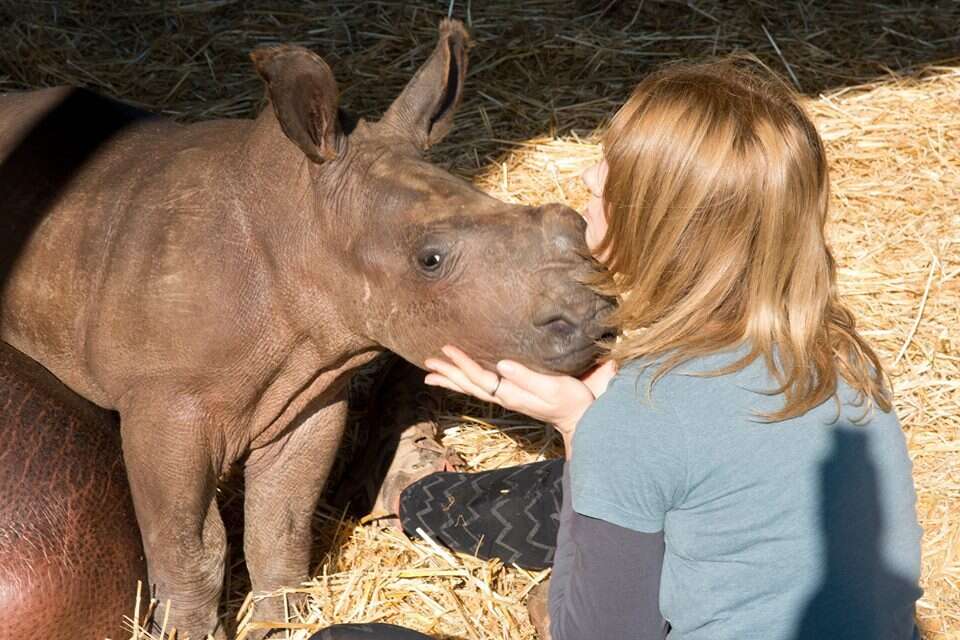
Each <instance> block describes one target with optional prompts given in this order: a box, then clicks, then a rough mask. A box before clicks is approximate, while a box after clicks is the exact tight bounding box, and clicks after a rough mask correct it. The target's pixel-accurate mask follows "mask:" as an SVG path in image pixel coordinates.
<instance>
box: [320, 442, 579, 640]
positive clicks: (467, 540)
mask: <svg viewBox="0 0 960 640" xmlns="http://www.w3.org/2000/svg"><path fill="white" fill-rule="evenodd" d="M562 504H563V460H546V461H544V462H534V463H532V464H525V465H520V466H517V467H509V468H506V469H496V470H493V471H484V472H480V473H447V472H441V473H434V474H431V475H429V476H427V477H425V478H423V479H422V480H419V481H417V482H415V483H413V484H412V485H410V486H409V487H407V488H406V489H404V491H403V493H402V494H401V496H400V521H401V523H402V524H403V528H404V531H406V532H407V533H408V534H409V535H411V536H414V537H420V533H419V532H421V531H422V532H423V533H425V534H426V535H428V536H430V538H432V539H433V540H435V541H436V542H439V543H440V544H442V545H445V546H447V547H449V548H451V549H453V550H455V551H459V552H462V553H469V554H472V555H475V556H477V557H479V558H482V559H484V560H490V559H493V558H498V559H500V560H501V561H503V562H504V563H505V564H508V565H509V564H516V565H519V566H521V567H525V568H528V569H546V568H547V567H550V566H552V564H553V557H554V553H555V552H556V548H557V532H558V530H559V524H560V507H561V506H562ZM310 640H430V637H429V636H425V635H424V634H422V633H419V632H417V631H412V630H410V629H404V628H403V627H397V626H394V625H389V624H338V625H334V626H332V627H327V628H326V629H323V630H322V631H319V632H317V633H316V634H314V635H313V636H311V638H310Z"/></svg>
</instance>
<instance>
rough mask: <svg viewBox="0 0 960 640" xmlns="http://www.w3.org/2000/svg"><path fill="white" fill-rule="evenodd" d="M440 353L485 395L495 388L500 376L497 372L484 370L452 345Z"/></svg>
mask: <svg viewBox="0 0 960 640" xmlns="http://www.w3.org/2000/svg"><path fill="white" fill-rule="evenodd" d="M441 351H443V355H445V356H447V357H448V358H450V361H451V362H453V364H454V365H456V366H457V367H458V368H459V369H460V371H462V372H463V373H464V375H465V376H466V377H467V378H469V380H470V382H472V383H473V384H475V385H476V386H478V387H479V388H481V389H483V390H484V391H485V392H486V393H487V395H490V392H492V391H494V390H495V389H496V388H497V383H498V382H499V381H500V375H499V374H498V373H497V372H495V371H489V370H487V369H484V368H483V367H481V366H480V365H479V364H477V363H476V362H474V361H473V358H471V357H470V356H468V355H467V354H465V353H464V352H463V351H461V350H460V349H458V348H457V347H454V346H453V345H447V346H445V347H443V349H441Z"/></svg>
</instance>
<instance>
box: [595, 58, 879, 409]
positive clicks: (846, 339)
mask: <svg viewBox="0 0 960 640" xmlns="http://www.w3.org/2000/svg"><path fill="white" fill-rule="evenodd" d="M603 148H604V158H605V160H606V162H607V166H608V173H607V178H606V181H605V183H604V186H603V199H604V206H605V213H606V217H607V221H608V225H609V226H608V230H607V233H606V235H605V237H604V239H603V241H602V243H601V245H600V247H598V248H597V250H596V253H597V254H598V255H606V256H607V257H606V258H605V262H606V265H607V267H608V271H607V272H606V273H601V274H599V275H598V276H597V279H596V280H595V281H594V282H593V284H594V286H596V287H597V288H598V289H599V290H600V291H601V292H602V293H605V294H607V295H612V296H615V297H617V298H618V299H619V301H620V304H619V306H618V308H617V310H616V311H615V313H614V314H613V316H612V317H611V318H610V322H611V324H613V325H615V326H616V327H618V328H619V329H620V330H621V331H622V336H621V337H620V339H619V340H618V341H617V342H616V343H612V344H608V345H607V346H608V348H609V349H610V356H611V357H612V358H613V359H614V360H617V361H618V362H620V363H622V362H624V361H626V360H634V359H641V360H642V361H646V362H650V363H652V362H653V361H658V362H659V363H660V365H659V367H658V369H657V371H656V374H655V375H654V377H653V380H654V381H656V380H658V379H659V378H660V377H661V376H662V375H663V374H665V373H666V372H668V371H670V370H671V369H673V368H675V367H676V366H678V365H680V364H682V363H683V362H685V361H687V360H689V359H691V358H694V357H697V356H701V355H706V354H708V353H713V352H717V351H722V350H726V349H728V348H734V347H738V346H743V345H746V346H748V347H749V349H748V353H747V355H745V356H744V357H743V358H741V359H740V360H738V361H737V362H735V363H733V364H731V365H730V366H728V367H725V368H723V369H722V370H720V371H717V372H712V373H713V374H717V375H719V374H724V373H730V372H733V371H737V370H739V369H742V368H743V367H745V366H747V365H748V364H750V363H751V362H753V361H754V360H755V359H757V358H763V360H764V362H765V363H766V366H767V368H768V369H769V370H770V372H771V374H772V375H773V376H774V378H775V379H776V380H777V381H778V383H779V385H780V387H779V388H777V389H774V390H770V391H771V393H777V394H780V393H782V394H783V395H784V398H785V405H784V406H783V408H782V409H780V410H779V411H776V412H774V413H769V414H762V415H763V417H764V418H766V419H768V420H772V421H776V420H784V419H787V418H791V417H794V416H798V415H802V414H803V413H805V412H807V411H808V410H810V409H812V408H813V407H816V406H818V405H819V404H821V403H822V402H824V401H826V400H828V399H829V398H831V397H833V396H835V395H836V390H837V378H838V375H839V376H841V377H842V378H843V379H844V380H846V381H847V382H848V384H850V386H851V387H852V388H853V389H854V390H855V391H856V392H857V393H858V396H859V397H858V401H859V402H860V403H861V404H862V403H864V402H865V403H866V408H867V410H869V409H870V408H871V407H872V406H873V404H876V406H879V407H880V408H881V409H882V410H884V411H889V410H890V407H891V403H890V398H889V396H888V393H887V391H886V389H887V386H886V385H885V380H884V372H883V369H882V367H881V365H880V362H879V360H878V358H877V356H876V354H875V353H874V352H873V350H872V349H871V348H870V346H869V345H868V344H867V343H866V342H865V341H864V340H863V338H862V337H860V335H859V334H858V333H857V331H856V328H855V323H854V317H853V315H852V313H851V312H850V311H849V310H848V309H847V308H846V307H845V306H844V305H843V304H842V303H841V302H840V300H839V298H838V294H837V288H836V269H835V266H834V260H833V256H832V255H831V253H830V249H829V247H828V246H827V242H826V238H825V235H824V226H825V224H826V220H827V209H828V201H829V191H830V189H829V177H828V170H827V160H826V155H825V152H824V147H823V142H822V140H821V139H820V136H819V135H818V133H817V130H816V128H815V127H814V125H813V123H812V122H811V120H810V118H809V117H808V116H807V114H806V113H805V112H804V110H803V108H802V107H801V105H800V103H799V100H798V99H797V97H796V96H795V95H794V94H793V92H792V91H791V90H790V89H789V88H788V87H787V86H786V85H785V84H784V83H783V82H782V81H780V80H779V79H778V78H776V76H774V75H773V74H772V73H763V74H761V73H759V72H757V71H752V70H747V69H746V68H744V65H742V64H738V63H737V62H735V61H731V60H728V61H725V62H714V63H703V64H696V65H682V66H681V65H676V66H671V67H667V68H665V69H662V70H660V71H658V72H656V73H653V74H652V75H649V76H647V77H646V78H644V80H643V81H641V82H640V84H639V85H638V86H637V88H636V89H635V90H634V92H633V94H632V95H631V96H630V98H629V100H628V101H627V103H626V104H625V105H624V106H623V107H622V108H621V109H620V110H619V111H618V112H617V114H616V115H615V116H614V118H613V120H612V122H611V123H610V126H609V127H608V128H607V131H606V133H605V136H604V139H603Z"/></svg>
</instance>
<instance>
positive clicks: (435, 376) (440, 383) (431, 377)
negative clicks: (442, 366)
mask: <svg viewBox="0 0 960 640" xmlns="http://www.w3.org/2000/svg"><path fill="white" fill-rule="evenodd" d="M423 381H424V382H425V383H426V384H429V385H431V386H434V387H443V388H444V389H450V391H456V392H457V393H466V391H464V390H463V389H461V388H460V387H458V386H457V385H456V384H454V383H453V382H452V381H451V380H450V378H448V377H446V376H444V375H442V374H439V373H428V374H427V377H426V378H424V379H423Z"/></svg>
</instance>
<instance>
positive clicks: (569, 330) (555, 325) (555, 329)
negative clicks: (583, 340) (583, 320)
mask: <svg viewBox="0 0 960 640" xmlns="http://www.w3.org/2000/svg"><path fill="white" fill-rule="evenodd" d="M536 326H537V327H539V328H540V329H543V330H544V331H546V332H548V333H552V334H554V335H557V336H562V337H567V336H572V335H573V334H574V333H576V332H577V325H576V324H574V323H573V322H571V321H570V320H569V319H567V318H565V317H564V316H562V315H553V316H550V317H548V318H547V319H546V320H544V321H542V322H538V323H537V325H536Z"/></svg>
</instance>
